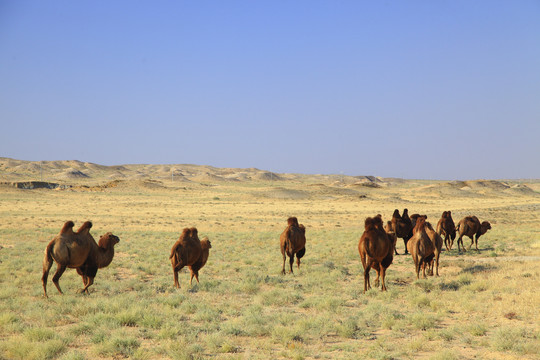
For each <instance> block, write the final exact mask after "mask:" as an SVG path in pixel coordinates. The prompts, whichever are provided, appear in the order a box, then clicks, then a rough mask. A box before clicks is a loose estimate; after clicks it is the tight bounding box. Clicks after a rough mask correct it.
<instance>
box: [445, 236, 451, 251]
mask: <svg viewBox="0 0 540 360" xmlns="http://www.w3.org/2000/svg"><path fill="white" fill-rule="evenodd" d="M449 244H450V239H449V238H448V235H445V236H444V246H446V251H450V249H451V248H452V247H451V246H450V247H449V246H448V245H449Z"/></svg>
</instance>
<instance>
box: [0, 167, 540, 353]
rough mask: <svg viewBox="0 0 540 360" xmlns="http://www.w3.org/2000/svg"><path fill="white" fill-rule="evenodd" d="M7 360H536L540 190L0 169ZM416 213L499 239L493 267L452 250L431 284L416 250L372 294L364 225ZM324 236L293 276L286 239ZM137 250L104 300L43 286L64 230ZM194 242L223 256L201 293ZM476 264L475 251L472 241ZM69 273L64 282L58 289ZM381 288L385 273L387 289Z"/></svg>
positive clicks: (122, 250) (0, 315) (113, 274)
mask: <svg viewBox="0 0 540 360" xmlns="http://www.w3.org/2000/svg"><path fill="white" fill-rule="evenodd" d="M0 183H1V184H0V246H1V248H0V358H2V359H95V358H102V359H122V358H130V359H536V358H537V356H538V354H539V353H540V316H539V312H538V309H539V308H540V291H539V290H538V289H540V281H539V280H538V278H539V273H540V236H539V235H540V180H537V179H524V180H504V179H501V180H478V179H465V180H463V181H445V180H404V179H396V178H381V177H376V176H348V175H343V174H340V175H323V174H321V175H304V174H275V173H271V172H268V171H264V170H259V169H254V168H251V169H224V168H214V167H211V166H199V165H119V166H102V165H98V164H92V163H84V162H80V161H48V162H45V161H44V162H31V161H21V160H15V159H9V158H0ZM404 208H407V209H408V210H409V214H413V213H420V214H426V215H427V216H428V221H430V222H431V223H432V224H434V225H435V224H436V223H437V221H438V220H439V218H440V217H441V213H442V212H443V211H447V210H450V211H452V216H453V219H454V222H456V223H457V222H458V221H459V220H460V219H461V218H463V217H465V216H467V215H476V216H478V218H479V219H480V221H484V220H487V221H489V222H490V223H491V226H492V229H491V230H489V231H488V232H487V233H486V234H484V235H483V236H482V237H481V238H480V240H479V244H478V246H479V251H476V250H474V249H472V250H469V251H466V252H458V250H457V244H455V243H454V247H453V248H452V250H450V251H446V250H444V251H443V252H442V254H441V259H440V269H439V272H440V276H439V277H432V276H429V277H428V278H426V279H420V280H417V279H416V277H415V274H414V264H413V261H412V259H411V257H410V256H409V255H403V252H404V245H403V241H402V240H401V239H398V242H397V251H398V252H399V254H400V255H397V256H395V257H394V260H393V263H392V265H391V266H390V267H389V269H388V271H387V276H386V285H387V288H388V291H387V292H381V291H380V289H377V288H375V287H373V288H372V289H371V290H369V291H367V292H366V293H364V292H363V275H362V265H361V262H360V258H359V254H358V240H359V238H360V236H361V234H362V232H363V230H364V219H365V218H366V217H368V216H374V215H376V214H381V215H382V217H383V220H384V221H386V220H389V219H390V218H391V216H392V213H393V211H394V209H399V210H400V212H401V211H402V210H403V209H404ZM289 216H296V217H297V218H298V220H299V222H300V223H302V224H304V225H305V226H306V238H307V245H306V254H305V256H304V258H303V259H302V264H301V266H300V268H299V269H297V268H296V267H295V268H294V274H286V275H281V273H280V272H281V266H282V257H281V253H280V250H279V235H280V233H281V232H282V231H283V230H284V228H285V227H286V224H287V223H286V221H287V218H288V217H289ZM68 220H72V221H74V222H75V227H76V228H77V227H78V226H80V225H81V224H82V223H83V222H84V221H87V220H90V221H92V223H93V227H92V229H91V233H92V234H93V236H94V237H95V238H96V239H98V238H99V236H100V235H102V234H104V233H106V232H108V231H110V232H112V233H114V234H115V235H117V236H118V237H119V238H120V243H119V244H117V245H116V247H115V256H114V259H113V261H112V263H111V264H110V265H109V266H108V267H107V268H104V269H100V270H99V271H98V273H97V276H96V279H95V282H94V284H93V285H92V287H90V294H89V295H83V294H79V293H77V290H78V289H80V288H81V287H82V281H81V278H80V277H79V276H78V275H77V273H76V272H75V270H73V269H68V270H67V271H66V272H65V273H64V275H63V276H62V278H61V280H60V285H61V286H62V289H63V291H64V294H63V295H61V294H59V293H58V292H57V291H56V289H55V287H54V285H53V284H52V282H51V278H52V276H50V277H49V283H48V293H49V298H48V299H46V298H44V297H43V288H42V284H41V275H42V262H43V251H44V249H45V247H46V246H47V244H48V242H49V241H50V240H51V239H52V238H53V237H54V236H55V235H56V234H57V233H58V232H59V231H60V229H61V228H62V225H63V224H64V222H66V221H68ZM185 227H196V228H197V229H198V231H199V236H200V237H201V238H202V236H208V237H209V238H210V240H211V242H212V249H211V250H210V257H209V260H208V263H207V264H206V266H205V267H204V268H203V269H202V270H201V271H200V283H199V284H197V283H196V282H194V283H193V285H190V283H189V271H188V270H187V269H184V270H182V271H181V273H180V285H181V288H180V289H176V288H174V287H173V275H172V269H171V264H170V262H169V253H170V249H171V246H172V245H173V244H174V242H175V241H176V240H177V239H178V237H179V235H180V233H181V231H182V229H183V228H185ZM464 243H465V245H466V246H467V247H468V245H469V244H470V239H469V238H464ZM55 269H56V265H53V268H52V273H54V271H55ZM374 277H375V273H374V271H372V279H373V278H374Z"/></svg>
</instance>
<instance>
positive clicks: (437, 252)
mask: <svg viewBox="0 0 540 360" xmlns="http://www.w3.org/2000/svg"><path fill="white" fill-rule="evenodd" d="M426 218H427V216H426ZM425 231H426V234H427V236H428V237H429V239H430V240H431V242H432V244H433V247H434V249H433V253H434V258H433V260H431V262H430V264H429V275H431V276H433V267H434V266H435V267H436V270H435V274H436V275H437V276H439V257H440V256H441V251H442V246H443V239H442V237H441V235H439V234H438V233H437V232H436V231H435V230H433V226H431V223H429V222H426V227H425Z"/></svg>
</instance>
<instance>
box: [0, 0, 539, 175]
mask: <svg viewBox="0 0 540 360" xmlns="http://www.w3.org/2000/svg"><path fill="white" fill-rule="evenodd" d="M0 123H1V127H0V156H5V157H12V158H16V159H22V160H73V159H76V160H81V161H88V162H94V163H99V164H104V165H116V164H133V163H153V164H169V163H190V164H199V165H213V166H217V167H257V168H260V169H265V170H271V171H275V172H292V173H310V174H319V173H323V174H339V173H344V174H348V175H376V176H389V177H403V178H422V179H448V180H452V179H478V178H486V179H509V178H540V1H538V0H528V1H527V0H517V1H508V0H503V1H497V0H489V1H481V0H479V1H470V0H465V1H459V0H440V1H432V0H410V1H397V0H394V1H392V0H389V1H361V0H354V1H352V0H351V1H345V0H327V1H319V0H307V1H301V0H295V1H289V0H282V1H279V0H271V1H270V0H268V1H264V0H261V1H248V0H244V1H233V0H227V1H221V0H220V1H192V0H190V1H104V0H102V1H72V0H69V1H26V0H13V1H7V0H0Z"/></svg>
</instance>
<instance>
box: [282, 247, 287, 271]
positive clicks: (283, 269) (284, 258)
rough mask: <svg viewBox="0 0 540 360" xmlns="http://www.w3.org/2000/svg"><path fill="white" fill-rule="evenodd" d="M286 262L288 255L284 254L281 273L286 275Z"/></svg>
mask: <svg viewBox="0 0 540 360" xmlns="http://www.w3.org/2000/svg"><path fill="white" fill-rule="evenodd" d="M285 260H287V255H285V252H283V267H282V268H281V273H282V274H283V275H285Z"/></svg>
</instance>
